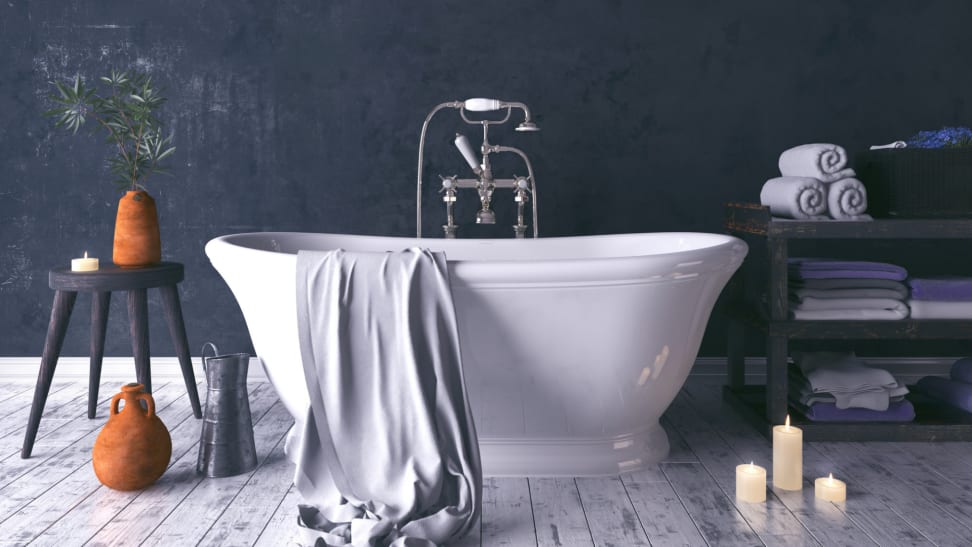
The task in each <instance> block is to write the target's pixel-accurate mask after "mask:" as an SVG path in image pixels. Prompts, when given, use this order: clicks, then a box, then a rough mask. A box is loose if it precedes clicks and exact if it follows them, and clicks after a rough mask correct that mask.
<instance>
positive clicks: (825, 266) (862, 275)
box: [787, 258, 908, 281]
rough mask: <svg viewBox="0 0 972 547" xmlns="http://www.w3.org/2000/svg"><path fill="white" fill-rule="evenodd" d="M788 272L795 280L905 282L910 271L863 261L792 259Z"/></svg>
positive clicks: (881, 263) (882, 263)
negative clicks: (886, 280) (845, 279)
mask: <svg viewBox="0 0 972 547" xmlns="http://www.w3.org/2000/svg"><path fill="white" fill-rule="evenodd" d="M787 266H788V268H787V269H788V271H789V273H790V275H792V276H793V277H794V278H795V279H839V278H855V279H891V280H893V281H904V280H905V279H906V278H907V277H908V270H906V269H904V268H902V267H901V266H897V265H895V264H887V263H884V262H868V261H863V260H830V259H826V258H791V259H790V260H789V263H788V264H787Z"/></svg>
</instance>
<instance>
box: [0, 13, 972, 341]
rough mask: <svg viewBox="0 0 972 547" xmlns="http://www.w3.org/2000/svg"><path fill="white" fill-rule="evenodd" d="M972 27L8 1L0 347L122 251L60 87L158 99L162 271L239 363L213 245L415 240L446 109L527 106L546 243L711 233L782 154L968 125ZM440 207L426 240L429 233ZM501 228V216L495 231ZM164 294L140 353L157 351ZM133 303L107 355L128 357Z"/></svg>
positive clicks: (118, 321) (236, 322) (198, 324)
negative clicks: (51, 284)
mask: <svg viewBox="0 0 972 547" xmlns="http://www.w3.org/2000/svg"><path fill="white" fill-rule="evenodd" d="M970 21H972V3H969V2H965V1H963V0H953V1H927V2H915V1H913V0H888V1H884V2H855V1H851V0H845V1H826V2H818V3H814V2H796V1H790V0H783V1H780V0H747V1H743V2H720V1H717V0H688V1H682V0H678V1H665V2H661V1H641V2H634V1H631V2H623V1H590V0H569V1H553V0H548V1H534V2H522V1H510V0H502V1H489V2H469V1H466V0H462V1H456V0H450V1H443V2H434V3H433V2H389V1H385V2H374V1H371V2H367V1H361V0H358V1H352V0H336V1H318V0H291V1H279V2H265V1H258V0H249V1H241V0H211V1H207V2H177V1H171V0H162V1H158V2H152V3H147V2H131V1H128V2H121V1H117V0H104V1H99V2H82V1H80V0H72V1H69V2H68V1H63V0H44V1H31V2H25V1H23V0H8V1H4V2H2V3H0V51H2V52H3V55H2V56H0V355H6V356H16V355H37V354H39V352H40V349H41V347H42V345H43V337H44V332H45V330H46V326H47V320H48V317H49V313H50V302H51V292H50V290H49V289H48V288H47V283H46V274H47V270H48V269H49V268H50V267H52V266H66V265H67V264H68V261H69V259H70V258H71V257H76V256H79V255H80V254H81V252H83V251H84V250H88V251H89V252H91V253H92V255H94V256H99V257H101V258H102V259H103V260H107V259H108V258H109V257H110V256H111V239H112V226H113V221H114V214H115V206H116V205H115V204H116V202H117V199H118V197H119V195H120V194H119V193H118V192H117V191H116V190H115V189H114V187H113V186H112V185H111V184H110V182H109V181H110V177H109V175H108V173H107V169H106V167H105V166H104V159H105V157H106V154H107V147H106V146H105V145H104V144H103V143H101V142H100V138H96V137H84V136H78V137H71V136H66V135H64V134H63V133H60V132H57V131H54V130H53V129H52V128H51V123H50V120H48V119H44V118H42V117H41V116H40V112H42V111H43V110H45V109H47V108H48V107H49V104H48V103H47V101H46V99H45V97H46V95H47V94H48V93H49V92H50V86H49V84H48V82H49V81H50V80H52V79H60V78H67V77H70V76H73V75H74V74H75V73H77V72H80V73H81V74H82V75H85V76H86V77H88V78H94V77H96V76H99V75H101V74H103V73H105V72H106V71H107V70H108V69H109V68H110V67H118V68H126V67H131V66H135V67H139V68H141V69H144V70H149V71H151V73H152V74H154V75H155V77H156V79H157V81H158V82H161V83H162V84H164V86H165V87H166V88H167V90H168V96H169V98H170V102H169V103H168V105H167V107H166V109H165V111H164V113H163V118H164V119H165V121H166V122H167V125H168V127H169V128H171V129H172V130H173V131H174V132H175V144H176V145H177V147H178V151H177V153H176V155H175V161H174V162H173V167H174V169H173V172H174V175H175V176H174V177H172V178H157V179H154V180H153V179H150V180H149V181H148V183H147V185H148V186H149V188H150V190H151V191H152V193H153V194H154V195H155V196H156V199H157V201H158V204H159V211H160V221H161V227H162V236H163V254H164V257H165V258H166V259H169V260H178V261H182V262H184V263H185V264H186V267H187V279H186V281H185V283H184V284H183V285H182V295H183V301H184V308H185V312H186V316H187V323H188V328H189V331H190V332H189V336H190V343H191V346H192V347H193V348H194V349H195V348H198V347H199V346H200V345H201V343H202V342H203V341H205V340H208V339H212V340H215V341H217V342H218V343H219V344H220V345H221V346H222V347H223V348H226V349H227V350H231V351H238V350H246V349H248V348H249V341H248V338H247V336H246V331H245V326H244V324H243V320H242V316H241V314H240V312H239V309H238V307H237V306H236V303H235V301H234V300H233V298H232V296H231V294H230V292H229V291H228V289H227V288H226V287H225V286H224V284H223V282H222V280H221V279H220V278H219V276H218V275H217V274H216V272H215V271H214V270H213V269H212V268H211V267H210V266H209V264H208V261H207V259H206V257H205V255H204V254H203V246H204V244H205V242H206V241H207V240H209V239H210V238H212V237H214V236H217V235H220V234H225V233H230V232H242V231H258V230H300V231H316V232H342V233H358V234H388V235H410V234H411V233H412V231H413V223H414V206H415V204H414V177H415V171H414V170H415V161H416V151H417V145H418V142H417V141H418V134H419V130H420V128H421V124H422V120H423V119H424V117H425V115H426V113H427V112H428V111H429V109H430V108H431V107H432V106H433V105H435V104H437V103H439V102H442V101H445V100H455V99H464V98H467V97H472V96H495V97H499V98H504V99H509V100H520V101H524V102H526V103H527V104H528V105H530V106H531V107H532V109H533V110H534V112H535V113H536V118H537V121H538V122H539V123H540V125H541V126H542V128H543V132H541V133H539V134H513V133H512V132H508V131H507V132H499V133H497V134H496V136H495V138H494V139H493V140H494V142H498V143H502V144H510V145H513V146H519V147H522V148H523V149H525V150H526V151H527V153H528V154H529V155H530V157H531V158H532V160H533V161H534V165H535V168H536V173H537V180H538V185H539V187H540V191H541V197H542V201H541V213H540V215H541V224H540V226H541V228H542V233H543V234H544V235H548V236H552V235H573V234H601V233H617V232H642V231H664V230H679V231H681V230H703V231H720V230H721V220H722V204H723V203H724V202H726V201H729V200H756V199H758V192H759V188H760V186H761V184H762V182H763V181H764V180H765V179H766V178H769V177H771V176H774V174H775V173H776V167H775V165H776V159H777V157H778V155H779V152H780V151H781V150H783V149H785V148H787V147H790V146H792V145H795V144H800V143H805V142H818V141H824V142H837V143H841V144H843V145H845V146H846V147H847V148H848V149H850V150H858V149H861V148H863V147H864V146H866V145H868V144H873V143H880V142H888V141H891V140H895V139H898V138H901V137H905V136H908V135H909V134H911V133H913V132H914V131H915V130H917V129H932V128H937V127H941V126H942V125H951V124H969V123H970V121H972V120H970V118H972V106H970V105H969V103H968V101H967V100H966V97H967V96H968V95H969V90H970V89H972V70H970V68H969V64H968V60H969V59H970V58H972V41H970V40H969V30H968V29H969V23H970ZM462 128H463V126H461V125H459V124H457V123H454V119H453V118H451V117H450V116H449V115H440V117H437V118H436V122H435V124H434V125H433V131H432V132H431V133H430V144H429V163H428V173H429V175H434V174H435V173H443V174H449V173H460V174H466V170H465V169H464V164H463V163H462V160H461V159H460V157H459V155H458V154H457V153H456V152H455V150H454V149H452V148H451V144H450V143H449V140H450V139H449V137H450V136H451V135H452V133H453V132H454V131H455V130H456V129H462ZM467 133H468V134H469V135H470V137H474V136H475V131H473V130H468V129H467ZM475 142H478V141H477V140H476V139H474V143H475ZM434 192H435V190H434V189H433V188H429V193H428V195H427V196H426V198H427V199H426V202H425V203H426V207H427V211H431V213H430V214H428V215H427V216H426V218H425V229H426V230H427V233H433V234H436V236H438V233H439V229H438V225H440V224H441V223H442V217H441V210H440V207H439V204H438V202H437V201H436V196H435V194H434ZM499 199H502V197H500V198H499ZM471 220H472V219H471V216H466V217H464V218H462V219H461V222H464V223H465V224H466V226H464V227H463V229H462V233H463V234H464V235H467V236H468V235H471V234H473V233H475V232H476V227H475V226H470V225H469V223H470V222H471ZM510 222H511V221H510V220H509V217H508V216H506V217H505V218H504V214H503V213H502V211H501V214H500V224H501V225H502V226H501V231H500V232H499V233H500V234H501V235H503V236H504V237H505V235H506V233H507V232H508V231H509V228H508V225H509V224H510ZM889 249H891V248H890V247H885V250H886V251H888V252H890V251H889ZM152 298H153V300H152V301H151V308H150V312H152V313H153V315H154V316H156V317H154V318H153V321H155V322H154V323H153V325H152V335H153V336H152V344H153V348H154V350H153V353H154V354H156V355H171V354H172V349H171V345H170V344H169V341H168V339H167V335H166V330H165V327H164V325H163V324H162V323H161V321H160V320H159V317H158V316H160V308H159V304H158V300H157V297H156V296H155V295H152ZM122 304H123V299H120V298H116V299H115V300H114V302H113V309H112V318H111V322H110V326H109V333H108V348H107V352H108V354H109V355H127V354H130V353H129V352H130V346H129V341H128V331H127V320H126V318H125V313H124V309H123V307H122ZM87 309H88V301H87V299H86V298H82V299H80V300H79V306H78V311H76V315H75V318H74V320H73V325H72V327H71V329H70V331H69V335H68V339H67V341H66V345H65V350H64V354H65V355H86V354H87V339H88V327H87V324H88V313H87ZM723 336H724V329H723V326H722V323H721V322H720V321H718V320H716V321H713V323H712V325H711V327H710V330H709V333H708V335H707V337H706V340H705V343H704V344H703V350H702V354H703V355H721V354H724V350H723V341H722V337H723ZM757 351H758V346H757Z"/></svg>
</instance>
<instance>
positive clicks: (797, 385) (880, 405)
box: [788, 352, 908, 411]
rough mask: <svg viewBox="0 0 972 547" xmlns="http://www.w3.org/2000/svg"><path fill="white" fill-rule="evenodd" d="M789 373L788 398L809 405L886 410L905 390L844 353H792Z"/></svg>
mask: <svg viewBox="0 0 972 547" xmlns="http://www.w3.org/2000/svg"><path fill="white" fill-rule="evenodd" d="M794 361H796V365H795V366H793V367H790V369H789V374H788V377H789V381H790V396H791V397H793V398H796V399H798V400H800V401H801V402H803V404H806V405H810V404H813V403H815V402H821V403H830V402H833V403H834V404H836V405H837V408H840V409H844V408H866V409H870V410H879V411H880V410H887V408H888V405H889V404H890V403H892V402H894V401H896V400H899V399H900V398H902V397H903V396H904V395H907V394H908V388H907V387H905V386H903V385H900V384H899V383H898V381H897V380H896V379H895V378H894V376H892V375H891V373H889V372H888V371H886V370H883V369H879V368H873V367H867V366H864V363H863V361H861V360H860V359H859V358H857V356H855V355H853V354H848V353H844V352H806V353H804V352H795V353H794Z"/></svg>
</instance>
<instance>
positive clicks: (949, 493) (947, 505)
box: [853, 443, 972, 537]
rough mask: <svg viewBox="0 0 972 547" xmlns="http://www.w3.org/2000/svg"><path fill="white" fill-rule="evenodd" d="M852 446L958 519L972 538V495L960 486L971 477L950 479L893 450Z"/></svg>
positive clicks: (860, 444) (960, 476)
mask: <svg viewBox="0 0 972 547" xmlns="http://www.w3.org/2000/svg"><path fill="white" fill-rule="evenodd" d="M853 446H855V447H856V448H858V449H859V450H861V452H862V454H863V455H864V459H865V460H866V461H872V462H874V463H875V464H877V465H880V466H881V467H883V468H885V469H887V470H888V471H890V472H891V473H893V474H894V475H895V476H897V477H899V480H901V481H903V482H907V484H909V485H910V486H911V487H912V488H913V489H914V490H915V491H917V492H919V493H920V494H921V495H922V496H923V497H925V498H926V499H928V500H931V501H932V502H934V503H935V505H937V506H939V507H941V508H942V510H943V511H945V512H946V513H948V514H950V515H952V516H953V517H955V519H956V520H957V521H959V522H960V523H961V525H962V526H964V527H965V528H966V529H967V530H968V532H967V533H968V535H969V536H970V537H972V494H970V493H969V491H968V490H967V489H966V488H963V487H962V486H961V484H960V483H969V482H970V481H969V480H968V475H969V474H968V473H965V474H956V473H950V474H949V475H950V477H949V476H945V475H940V474H938V473H936V472H935V471H936V470H935V469H934V468H933V467H932V466H930V465H928V464H927V462H925V461H923V460H921V459H918V458H914V457H912V456H909V455H907V454H902V453H901V452H899V451H898V450H896V449H895V448H894V447H882V446H880V445H874V444H868V445H865V444H863V443H854V445H853Z"/></svg>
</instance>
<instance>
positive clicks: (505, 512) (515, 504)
mask: <svg viewBox="0 0 972 547" xmlns="http://www.w3.org/2000/svg"><path fill="white" fill-rule="evenodd" d="M482 533H483V540H482V541H483V545H484V546H485V545H489V546H494V545H497V546H498V545H511V546H513V547H526V546H529V545H537V534H536V524H535V523H534V520H533V508H532V507H531V505H530V485H529V483H528V482H527V479H526V478H485V479H483V532H482Z"/></svg>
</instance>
